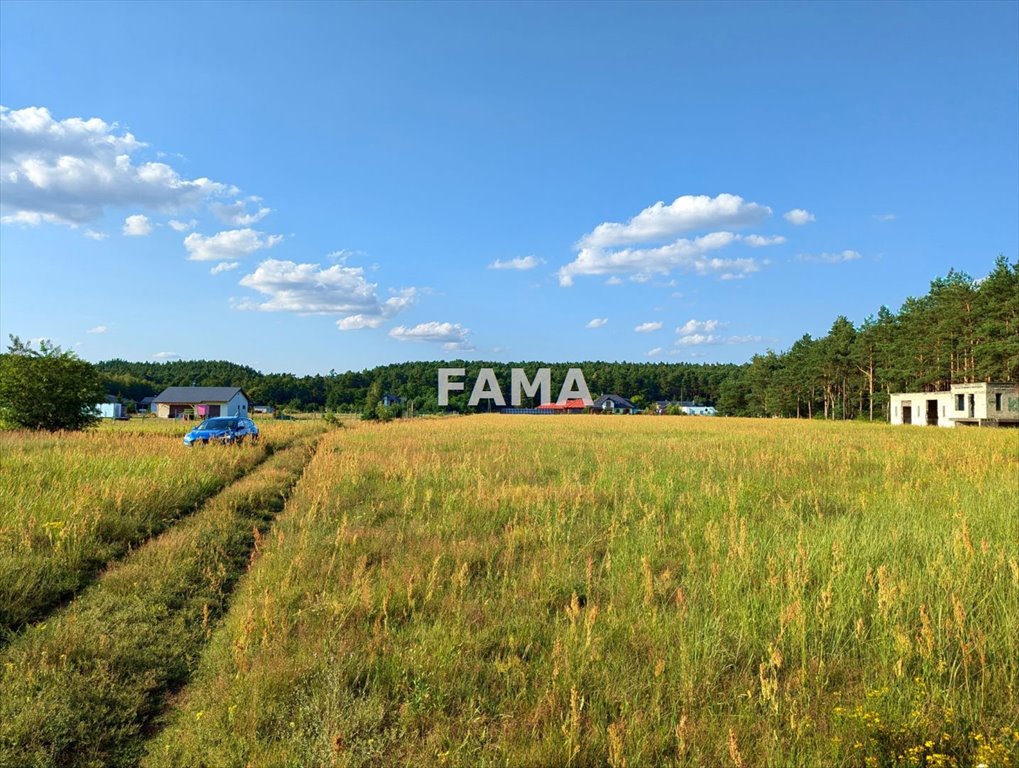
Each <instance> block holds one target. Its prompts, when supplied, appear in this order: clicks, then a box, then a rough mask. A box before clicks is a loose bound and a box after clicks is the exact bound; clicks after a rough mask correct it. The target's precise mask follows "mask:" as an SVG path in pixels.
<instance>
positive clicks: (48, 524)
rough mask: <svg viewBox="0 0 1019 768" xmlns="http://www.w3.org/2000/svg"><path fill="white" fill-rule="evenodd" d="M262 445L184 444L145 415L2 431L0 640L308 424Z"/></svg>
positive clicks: (170, 425)
mask: <svg viewBox="0 0 1019 768" xmlns="http://www.w3.org/2000/svg"><path fill="white" fill-rule="evenodd" d="M298 424H299V422H280V424H279V426H277V425H276V424H275V423H274V424H271V425H269V426H267V427H263V433H264V434H265V439H264V440H263V441H262V442H261V443H260V444H259V445H250V444H249V445H244V446H230V447H225V446H215V447H208V449H206V447H202V448H198V449H189V448H186V447H185V446H184V445H183V444H182V442H181V438H182V437H183V435H184V433H185V432H186V430H187V428H188V426H194V425H193V424H191V425H183V424H181V423H180V422H167V421H165V420H155V419H153V420H146V421H145V422H142V421H140V420H139V421H137V422H136V421H135V420H132V421H131V422H127V423H126V424H120V423H115V424H110V425H104V426H103V427H102V428H100V429H97V430H92V431H88V432H77V433H35V432H25V431H9V432H0V644H2V643H3V642H4V641H5V640H6V639H7V638H9V637H10V634H11V633H12V632H14V631H16V630H17V629H18V628H19V627H21V626H23V625H24V624H25V623H27V622H30V621H33V620H35V619H38V618H40V617H42V616H44V615H45V614H46V613H47V612H48V611H49V610H51V609H52V608H53V607H54V606H56V605H57V604H59V603H60V602H61V601H62V600H64V599H66V598H68V597H69V596H71V595H73V594H75V593H76V592H77V591H78V590H80V589H81V587H82V586H83V585H85V584H87V583H88V582H89V581H90V580H91V579H93V578H94V577H95V574H96V573H97V572H98V570H99V569H100V568H101V567H102V566H103V565H104V564H105V563H107V562H109V561H110V560H112V559H115V558H117V557H119V556H121V555H122V554H124V552H126V551H127V550H128V548H129V547H131V546H133V545H135V544H137V543H138V542H140V541H143V540H144V539H146V538H148V537H149V536H151V535H153V534H154V533H157V532H159V531H160V530H162V529H163V528H165V527H166V526H167V525H168V524H170V523H171V522H172V521H173V520H175V519H177V518H178V517H180V516H181V515H183V514H185V513H186V512H188V511H190V510H192V509H194V507H195V506H196V505H198V504H199V503H201V502H202V501H203V500H204V499H206V498H208V497H209V496H210V495H211V494H213V493H215V492H216V491H218V490H219V489H221V488H222V487H224V486H225V485H226V484H227V483H229V482H231V481H232V480H234V479H236V478H238V477H240V476H241V475H243V474H244V473H245V472H247V471H249V470H250V469H251V468H252V467H254V466H255V465H256V464H258V463H259V462H260V461H262V460H263V459H264V458H265V457H266V456H267V455H268V453H269V452H270V451H271V450H272V449H273V448H274V447H278V446H282V445H285V444H287V443H288V442H289V441H290V440H291V439H293V437H294V436H295V435H297V434H299V433H300V432H301V430H303V429H305V427H301V426H296V425H298Z"/></svg>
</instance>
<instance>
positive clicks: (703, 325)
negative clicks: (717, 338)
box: [676, 320, 722, 336]
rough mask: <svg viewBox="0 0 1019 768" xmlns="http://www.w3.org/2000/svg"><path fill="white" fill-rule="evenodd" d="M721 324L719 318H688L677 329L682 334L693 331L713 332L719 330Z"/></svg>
mask: <svg viewBox="0 0 1019 768" xmlns="http://www.w3.org/2000/svg"><path fill="white" fill-rule="evenodd" d="M721 326H722V323H721V322H720V321H718V320H687V321H686V322H685V323H684V324H683V325H681V326H680V327H679V328H677V329H676V333H677V334H679V335H680V336H686V335H689V334H691V333H711V332H713V331H716V330H718V329H719V328H720V327H721Z"/></svg>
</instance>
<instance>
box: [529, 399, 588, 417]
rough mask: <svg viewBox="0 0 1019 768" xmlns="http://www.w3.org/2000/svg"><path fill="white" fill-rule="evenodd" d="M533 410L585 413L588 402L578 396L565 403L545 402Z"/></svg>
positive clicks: (540, 411)
mask: <svg viewBox="0 0 1019 768" xmlns="http://www.w3.org/2000/svg"><path fill="white" fill-rule="evenodd" d="M533 410H535V411H538V412H539V413H584V412H585V411H586V410H587V403H585V402H584V401H583V400H581V399H580V398H579V397H578V398H574V399H572V400H567V401H566V402H565V403H545V404H544V405H539V406H538V407H537V408H535V409H533Z"/></svg>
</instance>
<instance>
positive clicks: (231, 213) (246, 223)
mask: <svg viewBox="0 0 1019 768" xmlns="http://www.w3.org/2000/svg"><path fill="white" fill-rule="evenodd" d="M209 210H210V211H212V212H213V213H214V214H216V216H217V217H219V219H220V220H221V221H223V222H225V223H227V224H230V225H232V226H235V227H250V226H251V225H252V224H257V223H258V222H260V221H261V220H262V219H264V218H265V217H266V216H268V215H269V214H270V213H272V208H265V207H259V208H258V209H257V210H255V211H254V212H252V213H248V204H247V202H246V201H243V200H235V201H234V202H232V203H210V204H209Z"/></svg>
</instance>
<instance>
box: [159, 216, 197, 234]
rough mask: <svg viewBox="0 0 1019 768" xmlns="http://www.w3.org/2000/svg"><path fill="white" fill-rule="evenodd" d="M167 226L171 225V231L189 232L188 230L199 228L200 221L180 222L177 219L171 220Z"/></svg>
mask: <svg viewBox="0 0 1019 768" xmlns="http://www.w3.org/2000/svg"><path fill="white" fill-rule="evenodd" d="M167 224H169V225H170V229H172V230H174V231H175V232H187V231H188V230H191V229H194V228H195V227H197V226H198V220H197V219H191V220H190V221H178V220H177V219H170V220H169V221H168V222H167Z"/></svg>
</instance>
